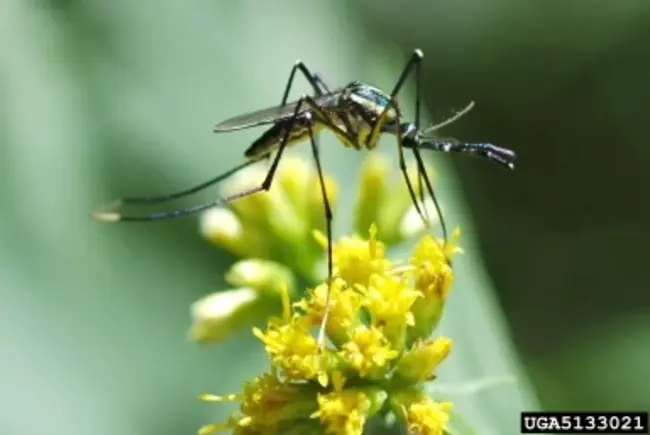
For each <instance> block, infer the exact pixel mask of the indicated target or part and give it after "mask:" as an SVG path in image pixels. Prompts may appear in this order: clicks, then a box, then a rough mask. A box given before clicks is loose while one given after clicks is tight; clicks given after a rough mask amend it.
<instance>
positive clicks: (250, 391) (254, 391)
mask: <svg viewBox="0 0 650 435" xmlns="http://www.w3.org/2000/svg"><path fill="white" fill-rule="evenodd" d="M314 396H315V395H314V393H313V392H311V391H309V390H307V389H304V388H300V387H298V386H295V385H291V384H287V383H285V382H282V381H280V380H279V379H278V378H277V377H276V376H275V375H273V374H270V373H264V374H263V375H262V376H258V377H256V378H254V379H253V380H252V381H250V382H246V383H245V384H244V393H243V394H240V395H235V394H231V395H229V396H216V395H211V394H204V395H203V396H201V400H203V401H206V402H235V401H239V402H241V405H240V409H239V410H240V413H241V414H235V415H233V416H231V417H230V419H229V420H228V422H227V423H223V424H210V425H206V426H204V427H202V428H201V429H200V430H199V434H200V435H208V434H212V433H215V432H220V431H224V430H233V429H234V433H241V434H244V433H275V430H276V429H277V428H278V425H279V424H280V423H282V422H283V421H292V420H297V419H300V418H306V417H308V416H309V415H311V414H312V413H313V410H314V409H315V403H314V401H315V397H314Z"/></svg>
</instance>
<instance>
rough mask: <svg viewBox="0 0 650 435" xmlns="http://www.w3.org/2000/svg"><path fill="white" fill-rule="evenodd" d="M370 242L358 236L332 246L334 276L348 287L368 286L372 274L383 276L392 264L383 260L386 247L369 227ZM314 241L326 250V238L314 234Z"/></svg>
mask: <svg viewBox="0 0 650 435" xmlns="http://www.w3.org/2000/svg"><path fill="white" fill-rule="evenodd" d="M369 234H370V240H364V239H362V238H361V237H359V236H352V237H343V238H342V239H341V240H340V241H339V242H338V243H334V245H333V246H332V260H333V262H334V276H338V277H340V278H343V280H345V281H346V282H347V283H348V284H349V285H354V284H360V285H363V286H366V285H368V280H369V279H370V277H371V276H372V275H373V274H383V273H385V272H387V271H388V270H390V268H391V266H392V264H391V262H390V260H388V259H387V258H385V256H386V246H385V245H384V244H383V243H382V242H380V241H378V240H377V226H376V225H375V224H372V225H371V226H370V231H369ZM314 236H315V237H316V240H317V241H318V242H319V244H321V246H323V248H325V249H326V248H327V238H326V237H325V236H324V235H323V234H322V233H320V232H315V233H314Z"/></svg>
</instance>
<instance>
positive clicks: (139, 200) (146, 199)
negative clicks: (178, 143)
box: [91, 160, 259, 221]
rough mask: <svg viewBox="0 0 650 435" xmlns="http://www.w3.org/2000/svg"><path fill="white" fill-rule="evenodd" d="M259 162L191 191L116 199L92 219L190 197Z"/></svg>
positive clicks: (245, 163) (237, 167)
mask: <svg viewBox="0 0 650 435" xmlns="http://www.w3.org/2000/svg"><path fill="white" fill-rule="evenodd" d="M258 161H259V160H249V161H247V162H244V163H242V164H241V165H239V166H236V167H234V168H233V169H231V170H229V171H227V172H224V173H223V174H220V175H218V176H216V177H214V178H212V179H210V180H208V181H204V182H203V183H201V184H197V185H196V186H193V187H190V188H189V189H185V190H182V191H179V192H174V193H168V194H164V195H159V196H143V197H132V198H120V199H116V200H114V201H112V202H110V203H109V204H106V205H105V206H103V207H100V208H99V209H98V210H96V211H94V212H93V213H91V217H92V218H93V219H95V220H100V221H101V220H105V219H103V218H102V216H105V215H106V214H110V215H116V214H117V215H119V213H116V211H117V210H118V209H119V208H121V207H122V206H125V205H132V204H155V203H161V202H167V201H171V200H173V199H177V198H182V197H184V196H190V195H192V194H194V193H197V192H200V191H201V190H204V189H206V188H208V187H210V186H212V185H214V184H216V183H218V182H220V181H223V180H225V179H226V178H228V177H230V176H232V175H234V174H235V173H236V172H239V171H241V170H242V169H244V168H246V167H248V166H250V165H252V164H254V163H257V162H258Z"/></svg>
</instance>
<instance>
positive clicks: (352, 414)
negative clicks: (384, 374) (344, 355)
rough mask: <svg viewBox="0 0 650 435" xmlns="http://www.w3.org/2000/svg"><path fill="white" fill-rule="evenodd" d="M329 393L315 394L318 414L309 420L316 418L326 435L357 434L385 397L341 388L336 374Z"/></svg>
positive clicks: (380, 394) (382, 394)
mask: <svg viewBox="0 0 650 435" xmlns="http://www.w3.org/2000/svg"><path fill="white" fill-rule="evenodd" d="M332 384H333V389H334V391H332V392H331V393H327V394H319V395H318V399H317V400H318V411H317V412H314V413H313V414H312V415H311V417H312V418H318V419H320V421H321V423H322V424H323V425H324V427H325V433H326V434H332V435H361V433H362V431H363V426H364V424H365V423H366V419H367V418H368V416H369V415H370V414H372V413H374V412H376V411H377V409H379V408H380V407H381V405H382V404H383V401H384V400H385V398H386V394H385V393H384V392H382V391H380V390H376V389H374V390H373V389H368V390H364V389H361V388H348V389H344V388H343V384H344V379H343V377H342V375H341V374H340V372H335V373H334V375H333V376H332Z"/></svg>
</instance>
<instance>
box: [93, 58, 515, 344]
mask: <svg viewBox="0 0 650 435" xmlns="http://www.w3.org/2000/svg"><path fill="white" fill-rule="evenodd" d="M422 59H423V53H422V51H421V50H419V49H416V50H414V52H413V54H412V55H411V57H410V59H409V60H408V62H407V64H406V66H405V67H404V69H403V70H402V73H401V74H400V76H399V78H398V80H397V82H396V84H395V86H394V87H393V90H392V92H391V93H390V94H387V93H385V92H384V91H382V90H380V89H378V88H376V87H374V86H372V85H368V84H364V83H361V82H359V81H353V82H351V83H349V84H348V85H346V86H343V87H341V88H336V89H330V88H329V87H328V86H327V84H326V83H325V81H324V80H323V78H322V77H321V76H320V75H319V74H313V73H312V72H311V71H310V70H309V68H307V66H306V65H305V64H304V63H303V62H301V61H298V62H296V63H295V64H294V66H293V68H292V69H291V72H290V74H289V79H288V81H287V84H286V87H285V90H284V94H283V96H282V100H281V103H280V105H279V106H275V107H271V108H268V109H262V110H258V111H255V112H251V113H247V114H244V115H241V116H236V117H234V118H231V119H228V120H226V121H223V122H221V123H219V124H217V125H216V126H215V127H214V132H230V131H236V130H242V129H248V128H253V127H258V126H264V125H271V124H272V125H271V127H270V128H268V130H266V131H265V132H264V133H263V134H262V135H261V136H260V137H259V138H258V139H257V140H255V141H254V142H253V143H252V144H251V145H250V146H249V148H248V149H247V150H246V151H245V152H244V157H245V159H246V160H245V162H244V163H242V164H240V165H238V166H236V167H234V168H233V169H231V170H229V171H227V172H225V173H223V174H220V175H218V176H216V177H214V178H212V179H210V180H207V181H204V182H202V183H200V184H198V185H196V186H193V187H190V188H189V189H185V190H182V191H179V192H175V193H170V194H166V195H160V196H148V197H138V198H136V197H132V198H122V199H118V200H116V201H113V202H112V203H109V204H107V205H106V206H104V207H102V208H101V209H99V210H97V211H95V212H93V213H92V214H91V217H92V218H93V219H95V220H98V221H101V222H118V221H119V222H147V221H148V222H151V221H162V220H167V219H171V218H176V217H180V216H185V215H191V214H195V213H198V212H201V211H203V210H207V209H209V208H212V207H214V206H218V205H223V204H227V203H230V202H232V201H234V200H236V199H238V198H242V197H246V196H249V195H253V194H255V193H259V192H263V191H268V190H269V189H270V188H271V186H272V184H273V180H274V176H275V173H276V170H277V168H278V165H279V163H280V161H281V159H282V155H283V152H284V151H285V149H286V148H287V147H288V146H290V145H295V144H298V143H300V142H304V141H306V140H309V143H310V145H311V152H312V156H313V159H314V163H315V166H316V170H317V174H318V179H319V183H320V191H321V196H322V200H323V207H324V214H325V221H326V230H327V241H328V248H327V272H328V281H327V282H328V289H329V286H330V284H331V280H332V275H333V260H332V229H331V227H332V218H333V213H332V209H331V206H330V202H329V199H328V197H327V193H326V190H325V182H324V177H323V170H322V167H321V159H320V154H319V146H318V143H317V141H316V136H317V134H318V133H320V132H321V131H323V130H329V131H331V132H332V133H334V134H335V135H336V136H337V138H338V139H339V140H340V141H341V142H342V144H343V145H344V146H345V147H347V148H353V149H356V150H361V149H367V150H372V149H374V148H375V147H376V146H377V143H378V141H379V138H380V136H381V135H382V134H383V133H388V134H393V135H394V136H395V137H396V138H397V145H398V147H397V148H398V159H399V168H400V171H401V173H402V175H403V177H404V180H405V182H406V185H407V187H408V191H409V195H410V197H411V200H412V202H413V205H414V207H415V209H416V211H417V212H418V214H419V215H420V217H421V218H422V220H423V221H424V222H425V224H426V225H427V226H429V222H428V218H427V216H425V214H426V208H425V207H424V190H423V189H421V188H420V200H421V202H422V206H423V208H425V212H424V213H423V211H422V208H420V204H419V202H418V198H416V195H415V190H414V188H413V184H412V182H411V180H410V178H409V176H408V174H407V171H406V162H405V158H404V148H408V149H410V150H411V151H412V152H413V155H414V157H415V160H416V162H417V172H418V183H421V182H422V181H423V182H424V186H425V187H426V191H427V193H428V195H429V196H430V197H431V199H432V201H433V203H434V206H435V208H436V212H437V214H438V216H439V220H440V226H441V231H442V233H443V240H444V242H445V243H446V242H447V228H446V226H445V222H444V219H443V216H442V213H441V210H440V205H439V203H438V200H437V198H436V195H435V193H434V190H433V187H432V185H431V181H430V179H429V176H428V174H427V172H426V169H425V166H424V162H423V160H422V156H421V154H420V149H429V150H434V151H441V152H446V153H448V152H459V153H466V154H470V155H475V156H480V157H484V158H486V159H488V160H491V161H493V162H495V163H498V164H500V165H503V166H506V167H508V168H510V169H514V161H515V159H516V155H515V153H514V152H513V151H511V150H509V149H506V148H502V147H498V146H496V145H492V144H490V143H463V142H458V141H456V140H453V139H436V138H433V137H432V136H430V135H428V133H430V132H431V131H433V130H437V129H439V128H441V127H442V126H444V125H447V124H449V123H451V122H453V121H454V120H455V119H458V117H460V116H462V114H463V113H466V112H467V111H468V110H469V109H470V108H471V106H472V105H473V104H470V106H468V107H467V108H466V109H465V110H464V111H462V112H460V113H459V114H456V115H455V116H453V117H451V118H449V119H448V120H446V121H444V122H442V123H441V124H438V125H436V126H433V127H430V128H427V129H423V130H421V129H420V81H421V80H420V76H421V64H422ZM413 71H415V80H416V104H415V121H414V122H403V119H402V113H401V110H400V108H399V104H398V102H397V95H398V94H399V92H400V90H401V88H402V86H403V85H404V83H405V82H406V79H407V78H408V77H409V75H410V74H411V73H412V72H413ZM297 72H300V73H301V74H302V75H303V76H304V77H305V79H306V80H307V81H308V82H309V84H310V85H311V87H312V89H313V91H314V95H307V94H303V95H302V96H301V97H300V98H299V99H298V100H297V101H294V102H291V103H288V102H287V100H288V97H289V93H290V91H291V89H292V86H293V81H294V78H295V76H296V73H297ZM273 153H275V155H274V156H273V159H272V160H271V164H270V166H269V170H268V172H267V174H266V176H265V177H264V180H263V181H262V182H261V184H259V185H258V186H255V187H253V188H250V189H246V190H243V191H241V192H237V193H235V194H232V195H229V196H226V197H222V198H218V199H215V200H212V201H209V202H206V203H203V204H198V205H195V206H192V207H188V208H183V209H176V210H170V211H163V212H157V213H153V214H149V215H139V216H138V215H125V214H122V213H120V212H119V211H118V210H119V209H120V208H121V207H122V206H124V205H133V204H155V203H162V202H167V201H170V200H173V199H177V198H181V197H185V196H189V195H192V194H194V193H197V192H199V191H202V190H204V189H206V188H208V187H210V186H212V185H214V184H217V183H219V182H220V181H223V180H224V179H226V178H228V177H230V176H232V175H234V174H235V173H237V172H239V171H240V170H242V169H244V168H246V167H248V166H250V165H252V164H254V163H256V162H259V161H261V160H269V159H271V157H272V155H273ZM330 297H331V295H330V291H329V290H328V292H327V297H326V303H325V311H324V313H323V318H322V320H321V325H320V331H319V335H318V342H319V344H320V345H321V346H322V345H323V343H324V339H325V335H324V331H325V327H326V325H327V319H328V315H329V309H330Z"/></svg>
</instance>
